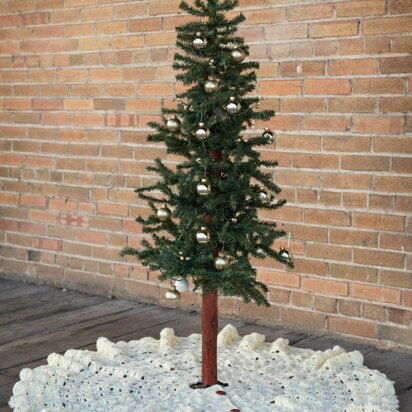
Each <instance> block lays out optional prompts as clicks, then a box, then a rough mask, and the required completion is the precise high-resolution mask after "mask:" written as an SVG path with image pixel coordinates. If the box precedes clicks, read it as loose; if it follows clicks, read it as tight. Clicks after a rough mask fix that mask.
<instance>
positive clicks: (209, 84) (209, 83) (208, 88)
mask: <svg viewBox="0 0 412 412" xmlns="http://www.w3.org/2000/svg"><path fill="white" fill-rule="evenodd" d="M218 90H219V83H218V81H217V80H216V79H215V78H214V77H208V79H207V80H206V82H205V92H206V93H215V92H217V91H218Z"/></svg>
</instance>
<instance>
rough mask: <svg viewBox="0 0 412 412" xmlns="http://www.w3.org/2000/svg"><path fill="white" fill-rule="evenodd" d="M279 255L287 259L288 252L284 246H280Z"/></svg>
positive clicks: (288, 256)
mask: <svg viewBox="0 0 412 412" xmlns="http://www.w3.org/2000/svg"><path fill="white" fill-rule="evenodd" d="M280 256H282V257H283V258H284V259H289V258H290V253H289V252H288V251H287V250H286V249H285V248H284V247H281V248H280Z"/></svg>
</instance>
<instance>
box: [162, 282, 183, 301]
mask: <svg viewBox="0 0 412 412" xmlns="http://www.w3.org/2000/svg"><path fill="white" fill-rule="evenodd" d="M165 298H166V299H167V300H170V301H171V302H177V301H178V300H179V299H180V293H179V292H178V291H177V290H176V287H175V286H172V287H171V288H170V289H169V290H168V291H167V292H166V293H165Z"/></svg>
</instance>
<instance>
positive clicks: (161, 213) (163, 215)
mask: <svg viewBox="0 0 412 412" xmlns="http://www.w3.org/2000/svg"><path fill="white" fill-rule="evenodd" d="M156 216H157V218H158V219H159V220H160V221H161V222H167V221H168V220H170V218H171V217H172V211H171V210H170V209H169V208H168V207H167V205H166V204H164V205H162V206H161V208H160V209H157V212H156Z"/></svg>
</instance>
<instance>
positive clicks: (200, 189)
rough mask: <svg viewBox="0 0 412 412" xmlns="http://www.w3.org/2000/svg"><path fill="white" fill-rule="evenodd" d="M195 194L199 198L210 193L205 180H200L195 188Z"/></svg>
mask: <svg viewBox="0 0 412 412" xmlns="http://www.w3.org/2000/svg"><path fill="white" fill-rule="evenodd" d="M196 190H197V193H198V194H199V195H200V196H206V195H208V194H209V193H210V186H209V183H208V181H207V180H206V179H202V180H201V181H200V183H198V185H197V186H196Z"/></svg>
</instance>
